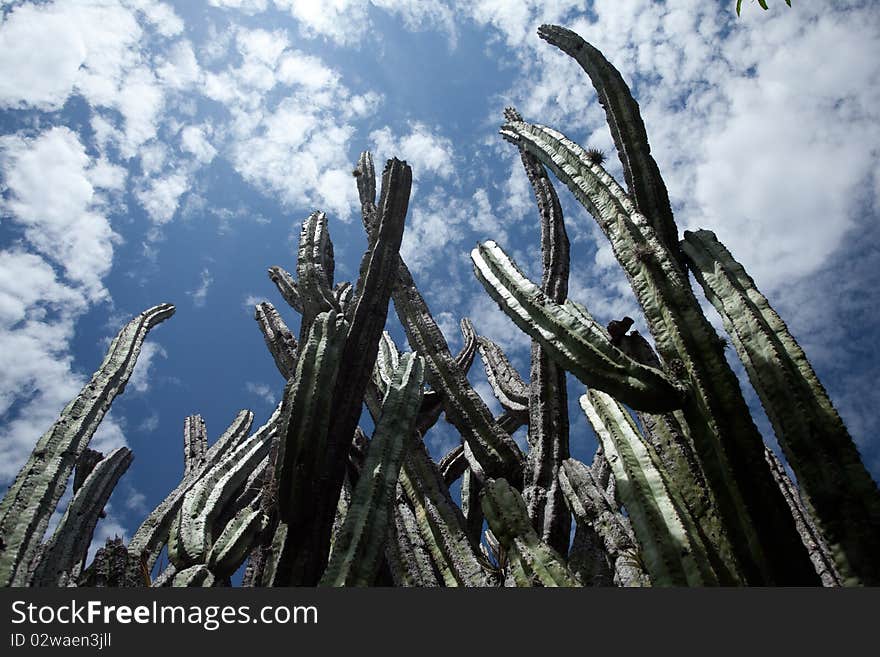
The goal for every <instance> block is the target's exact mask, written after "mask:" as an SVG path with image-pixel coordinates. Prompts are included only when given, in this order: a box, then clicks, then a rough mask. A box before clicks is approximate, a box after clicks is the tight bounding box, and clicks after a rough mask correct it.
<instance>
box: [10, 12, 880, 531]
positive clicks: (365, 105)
mask: <svg viewBox="0 0 880 657" xmlns="http://www.w3.org/2000/svg"><path fill="white" fill-rule="evenodd" d="M734 4H735V3H734V2H733V0H731V1H730V2H705V1H703V0H676V1H675V2H671V3H668V4H667V3H663V2H649V1H647V0H627V1H625V2H624V1H620V0H607V1H605V0H600V1H596V2H586V3H585V2H575V1H569V0H554V1H552V2H538V1H527V2H517V1H514V0H475V1H473V2H468V3H461V4H456V3H450V2H446V1H444V0H424V1H417V0H400V1H398V0H332V1H327V2H324V3H317V2H310V1H301V0H274V1H273V0H211V1H210V2H205V3H197V2H167V3H159V2H147V1H142V0H76V1H73V0H56V1H54V2H39V3H30V2H2V3H0V7H2V14H3V21H2V23H0V125H2V131H0V132H2V136H0V191H2V199H0V483H2V484H6V483H8V482H9V481H11V479H12V477H14V474H15V472H16V471H17V469H18V468H19V467H20V466H21V464H22V463H23V461H24V459H25V458H26V457H27V455H28V453H29V452H30V449H31V448H32V446H33V444H34V442H35V441H36V439H37V438H38V437H39V435H41V434H42V433H43V432H44V431H45V430H46V429H47V428H48V427H49V426H50V425H51V423H52V422H53V421H54V420H55V418H56V417H57V415H58V412H59V411H60V409H61V408H62V407H63V405H64V404H65V403H66V402H67V401H68V400H69V399H70V398H72V397H73V396H74V395H75V394H76V393H77V392H78V390H79V389H80V387H81V386H82V384H83V383H84V382H85V381H86V380H87V378H88V377H89V376H90V375H91V373H92V372H93V371H94V368H95V367H96V366H97V364H98V363H99V362H100V360H101V358H102V356H103V354H104V351H105V349H106V347H107V343H108V340H109V339H110V338H111V337H112V335H113V334H115V332H116V330H118V328H119V327H120V326H121V324H122V323H123V322H125V321H126V320H127V319H128V318H129V317H131V316H132V315H134V314H136V313H137V312H140V311H141V310H143V309H144V308H146V307H148V306H151V305H154V304H156V303H159V302H164V301H170V302H172V303H174V304H176V305H177V314H176V315H175V316H174V317H173V318H172V319H171V320H169V321H168V322H166V323H165V324H163V325H162V326H161V327H159V328H158V329H156V330H155V331H154V333H152V334H151V336H150V338H149V340H148V343H147V346H146V347H145V349H144V352H143V353H142V356H141V360H140V361H139V364H138V368H137V370H136V372H135V375H134V377H133V379H132V381H131V383H130V384H129V386H128V388H127V390H126V393H125V394H124V395H123V396H121V397H120V398H118V399H117V400H116V402H115V403H114V405H113V409H112V411H111V413H110V414H109V415H108V416H107V418H106V419H105V420H104V423H103V425H102V427H101V429H100V430H99V433H98V434H97V435H96V438H95V440H94V441H93V447H96V448H99V449H104V450H106V449H109V448H111V447H113V446H117V445H121V444H127V445H129V446H130V447H131V448H132V449H133V450H134V453H135V461H134V464H133V465H132V467H131V469H130V470H129V472H128V473H127V474H126V475H125V477H124V478H123V480H122V481H121V483H120V485H119V487H118V489H117V492H116V493H115V494H114V497H113V498H112V500H111V505H110V508H109V513H108V517H107V518H106V519H105V520H104V521H102V523H101V524H100V525H99V530H98V531H99V534H98V535H99V537H103V536H108V535H110V536H112V535H113V534H121V535H125V534H128V533H130V532H131V531H132V530H133V529H134V528H136V526H137V525H138V524H139V522H140V520H141V519H142V518H143V516H144V515H145V514H146V513H147V512H148V511H149V510H150V509H152V508H153V506H155V504H156V503H158V502H159V501H160V500H161V499H162V498H163V497H164V495H165V494H166V493H167V492H168V491H169V490H170V489H172V488H173V487H174V486H175V485H176V483H177V481H178V480H179V477H180V474H181V472H182V455H181V454H182V447H181V431H182V426H183V419H184V417H185V416H186V415H188V414H190V413H200V414H201V415H202V416H203V417H204V418H205V420H206V422H207V426H208V431H209V434H210V437H211V439H212V440H213V439H215V438H216V437H217V436H218V435H219V434H220V433H221V432H222V431H223V429H224V428H225V427H226V425H227V424H228V423H229V422H231V421H232V419H233V418H234V417H235V415H236V413H237V412H238V411H239V410H240V409H242V408H249V409H251V410H253V411H254V413H255V414H256V422H257V423H258V424H262V422H264V421H265V420H266V419H267V418H268V417H269V415H270V414H271V412H272V409H273V408H274V405H275V404H276V403H277V401H278V400H279V398H280V393H281V390H282V388H283V381H282V379H281V376H280V375H279V374H278V372H277V370H276V369H275V366H274V364H273V362H272V359H271V357H270V356H269V354H268V352H267V351H266V349H265V346H264V344H263V341H262V336H261V334H260V332H259V330H258V329H257V326H256V324H255V322H254V320H253V304H254V303H256V302H258V301H261V300H264V299H267V300H269V301H271V302H273V303H274V304H275V305H276V307H278V308H279V310H280V311H281V312H282V314H283V316H284V317H285V319H286V320H287V321H288V323H289V324H290V325H291V327H292V328H294V329H295V328H296V326H297V318H296V315H295V313H294V312H293V311H291V310H289V309H287V308H286V307H285V305H284V302H283V301H282V299H281V298H280V295H278V294H277V292H276V291H275V289H274V286H273V285H272V284H271V282H270V281H269V280H268V278H267V276H266V269H267V268H268V267H269V266H270V265H281V266H284V267H286V268H288V269H290V268H293V267H294V266H295V264H294V253H295V248H296V238H297V236H298V232H299V223H300V221H301V220H302V219H303V218H305V217H306V216H307V215H308V214H309V213H310V212H311V211H312V210H315V209H321V210H324V211H326V212H327V214H328V216H329V217H330V232H331V236H332V238H333V241H334V246H335V250H336V257H337V280H350V279H351V278H353V277H354V276H355V274H356V272H357V267H358V263H359V260H360V256H361V254H362V252H363V249H364V246H365V240H364V237H363V229H362V228H361V225H360V220H359V216H358V209H357V194H356V188H355V184H354V179H353V178H352V175H351V170H352V168H353V166H354V164H355V161H356V158H357V156H358V154H359V152H360V151H361V150H364V149H369V150H372V151H373V152H374V155H375V157H376V160H377V162H379V163H381V162H384V160H385V159H387V158H389V157H392V156H397V157H400V158H402V159H406V160H407V161H408V162H409V163H410V164H411V165H412V166H413V172H414V177H415V184H414V188H413V196H412V200H411V203H410V213H409V217H408V223H407V229H406V235H405V237H404V246H403V255H404V258H405V259H406V261H407V263H408V264H409V265H410V268H411V269H412V271H413V274H414V277H415V279H416V282H417V283H418V285H419V286H420V289H421V290H422V292H423V294H424V295H425V296H426V298H427V300H428V302H429V304H430V306H431V309H432V311H433V312H434V315H435V317H436V318H437V319H438V321H439V322H440V324H441V326H442V328H443V329H444V332H445V333H446V335H447V338H448V339H449V341H450V343H451V344H452V346H453V348H454V349H455V348H457V347H458V346H459V345H460V342H461V338H460V336H459V333H458V328H457V326H458V320H459V319H460V318H461V317H462V316H465V315H466V316H469V317H471V319H472V320H473V321H474V324H475V326H476V328H477V330H478V332H480V333H481V334H484V335H487V336H488V337H491V338H492V339H494V340H496V341H497V342H499V343H500V344H502V345H503V346H504V347H505V349H506V350H507V352H508V354H509V355H510V356H511V358H512V360H513V362H514V363H515V365H517V367H518V368H519V370H520V372H522V373H524V374H527V373H528V354H529V341H528V338H527V337H526V336H525V335H524V334H522V333H520V332H519V331H518V330H517V329H515V327H514V326H513V324H512V323H511V322H510V321H509V320H507V318H506V317H505V316H504V315H503V314H501V313H500V311H498V310H497V309H496V308H495V307H494V304H493V302H492V301H491V300H490V299H489V298H488V296H487V295H486V294H485V292H484V291H483V290H482V288H481V286H480V285H479V283H478V282H477V281H476V280H475V278H474V276H473V273H472V268H471V264H470V260H469V258H468V252H469V251H470V249H471V248H472V247H473V245H474V244H475V243H476V242H477V241H482V240H485V239H494V240H496V241H498V242H499V243H500V244H501V245H502V246H504V247H505V249H506V250H507V251H508V252H509V253H511V254H512V255H513V256H514V258H515V259H516V260H517V262H518V263H519V264H520V265H521V266H522V267H524V268H525V270H526V271H527V272H528V273H529V274H530V275H531V276H532V277H533V279H538V278H540V270H539V268H540V247H539V237H540V232H539V227H538V224H537V213H536V210H535V208H534V206H533V202H532V198H531V192H530V190H529V188H528V184H527V182H526V179H525V176H524V175H523V173H522V171H521V170H520V164H519V161H518V157H517V154H516V151H515V149H514V148H513V147H512V146H510V145H509V144H506V143H504V142H503V141H502V140H501V138H500V137H499V136H498V134H497V130H498V127H499V125H500V123H501V121H502V115H501V112H502V109H503V108H504V107H505V106H506V105H511V104H512V105H515V106H516V107H517V108H518V109H519V110H520V112H521V113H522V114H523V115H524V116H525V118H527V119H528V120H532V121H537V122H540V123H545V124H548V125H552V126H553V127H555V128H558V129H560V130H561V131H563V132H564V133H566V134H567V135H568V136H570V137H571V138H573V139H575V140H576V141H578V142H579V143H581V144H583V145H585V146H596V147H599V148H602V149H605V150H606V151H609V152H610V151H611V148H612V146H611V137H610V134H609V133H608V131H607V128H606V127H605V123H604V116H603V113H602V111H601V108H600V107H599V105H598V103H597V101H596V98H595V95H594V93H593V90H592V89H591V87H590V86H589V84H588V81H587V80H586V78H585V76H584V75H583V74H582V72H581V71H580V69H579V67H578V66H577V65H576V64H575V63H574V62H572V61H570V60H569V59H568V58H567V57H566V56H565V55H563V54H561V53H559V52H558V51H557V50H555V49H554V48H551V47H549V46H547V45H546V44H544V43H543V42H542V41H540V40H539V39H538V38H537V36H536V34H535V33H536V29H537V26H538V25H539V24H541V23H545V22H551V23H558V24H562V25H565V26H567V27H570V28H572V29H575V30H576V31H578V32H579V33H580V34H581V35H582V36H584V37H585V38H586V39H587V40H589V41H591V42H592V43H593V44H594V45H596V46H597V47H599V48H600V49H601V50H602V51H603V52H604V53H605V54H606V56H607V57H608V58H609V59H610V60H611V61H612V62H613V63H614V64H615V65H616V66H617V67H618V68H619V69H620V70H621V72H622V73H623V75H624V77H625V78H626V79H627V80H628V81H629V82H630V83H631V84H632V85H633V89H634V93H635V94H636V96H637V98H638V100H639V102H640V104H641V107H642V112H643V116H644V118H645V122H646V126H647V129H648V135H649V138H650V140H651V144H652V148H653V152H654V155H655V157H656V159H657V160H658V162H659V165H660V168H661V171H662V172H663V174H664V176H665V179H666V183H667V186H668V188H669V191H670V195H671V198H672V201H673V204H674V209H675V211H676V217H677V221H678V224H679V228H680V229H686V228H696V227H705V228H710V229H712V230H714V231H715V232H716V233H717V234H718V236H719V238H720V239H721V240H722V241H723V242H725V244H727V246H728V247H729V248H730V249H731V250H732V251H733V253H734V255H735V256H736V257H737V258H738V259H739V260H740V261H741V262H743V263H744V264H745V266H746V268H747V269H748V270H749V272H750V273H751V274H752V275H753V276H754V278H755V279H756V280H757V282H758V285H759V286H760V287H761V289H762V290H763V291H764V292H765V293H766V294H767V296H768V297H769V299H770V301H771V303H773V304H774V306H775V307H776V308H777V310H779V311H780V313H781V314H782V316H783V317H784V318H785V319H786V320H787V322H788V324H789V326H790V328H791V330H792V331H793V332H794V334H795V335H796V336H797V337H798V339H799V340H800V341H801V343H802V345H803V346H804V348H805V350H806V352H807V354H808V356H809V357H810V358H811V360H812V362H813V364H814V366H815V367H816V369H817V371H818V372H819V375H820V377H821V378H822V380H823V382H824V383H825V385H826V387H827V388H828V390H829V392H830V394H831V397H832V399H833V400H834V401H835V403H836V405H837V407H838V409H839V410H840V412H841V414H842V415H843V417H844V419H845V421H846V422H847V423H848V425H849V427H850V430H851V432H852V434H853V436H854V438H855V439H856V441H857V443H858V444H859V446H860V449H861V450H862V453H863V455H864V457H865V460H866V463H867V464H868V467H869V468H870V469H871V471H872V472H873V473H874V476H875V478H876V477H877V476H878V475H880V443H878V441H877V440H876V438H875V436H876V435H877V434H878V431H880V422H878V420H877V412H876V409H877V408H878V407H880V392H878V386H877V385H876V383H875V379H876V374H877V371H878V367H877V366H878V361H880V357H878V355H877V349H876V343H877V339H878V337H880V317H878V311H877V309H878V307H880V298H878V297H880V273H878V272H880V250H878V249H880V247H878V246H877V245H878V244H880V239H878V238H880V223H878V208H880V166H878V165H880V161H878V160H880V120H878V118H880V109H878V108H880V56H878V55H880V10H878V8H877V7H876V6H875V3H874V2H872V1H871V0H867V1H855V0H848V1H840V2H833V3H828V2H824V1H819V0H812V1H809V0H799V2H797V3H796V5H795V7H794V8H792V9H788V8H787V7H785V6H784V4H783V3H782V2H776V3H771V6H770V11H768V12H763V11H761V10H760V9H759V8H758V7H757V6H756V5H754V3H752V4H751V5H750V4H749V3H745V6H744V8H743V17H742V18H741V19H739V20H737V19H736V17H735V14H734V10H733V7H734ZM777 5H778V6H777ZM319 7H320V8H319ZM610 167H611V171H612V172H613V173H616V174H619V164H618V163H617V162H616V158H614V157H611V159H610ZM559 192H560V196H561V198H562V201H563V207H564V209H565V211H566V217H567V223H566V225H567V228H568V232H569V235H570V237H571V239H572V279H571V290H570V295H571V297H572V298H574V299H575V300H577V301H579V302H582V303H584V304H586V305H587V306H588V307H589V308H590V309H591V311H592V312H593V313H594V314H595V315H596V316H597V317H598V318H599V319H600V320H602V321H605V322H607V321H609V320H611V319H619V318H620V317H621V316H623V315H631V316H633V317H638V316H639V315H638V311H637V308H636V306H635V302H634V299H633V296H632V294H631V293H630V291H629V289H628V287H627V284H626V282H625V279H624V277H623V275H622V272H621V270H620V269H619V267H618V266H617V264H616V262H615V261H614V260H613V257H612V256H611V253H610V249H609V248H608V246H607V244H605V243H604V241H603V240H602V238H601V235H600V234H599V232H598V230H597V229H596V227H595V226H594V224H593V220H592V219H591V218H590V217H589V215H588V214H587V213H586V211H584V210H583V209H582V208H580V207H579V206H577V205H576V204H575V203H574V202H573V199H572V198H571V197H570V195H569V194H568V192H567V191H566V190H565V189H564V188H560V189H559ZM709 314H710V316H711V317H712V319H713V322H715V323H716V324H717V325H719V326H720V321H719V320H718V319H717V317H716V316H715V315H714V314H713V312H712V311H710V312H709ZM390 317H391V319H390V321H389V326H388V328H389V330H390V331H391V332H392V334H393V335H394V336H395V338H396V339H397V340H398V343H399V344H401V345H403V337H402V332H401V331H400V329H399V327H398V325H397V321H396V317H395V316H394V315H393V314H392V315H391V316H390ZM637 325H638V326H640V327H641V328H644V325H643V323H642V322H641V320H639V321H638V324H637ZM741 370H742V368H741V367H740V368H739V371H740V373H741ZM471 378H472V380H473V382H474V383H475V385H476V386H477V388H478V390H479V391H480V392H481V394H482V395H483V396H484V398H485V399H486V401H487V402H488V403H490V405H491V406H492V407H493V408H495V410H496V412H498V411H499V407H498V405H497V403H496V402H494V400H493V399H492V396H491V392H490V391H489V388H488V385H487V384H486V382H485V376H484V375H483V374H482V371H481V367H480V363H479V361H478V362H477V363H475V366H474V368H473V370H472V376H471ZM569 385H570V398H571V399H572V408H571V415H572V440H571V442H572V450H573V452H574V453H575V455H576V456H578V457H580V458H582V459H585V460H587V461H589V460H590V459H591V458H592V450H593V448H594V441H593V438H592V436H591V434H590V431H589V429H588V428H587V427H586V422H585V421H584V419H583V418H582V416H581V415H580V411H579V409H577V408H576V405H575V402H576V399H577V396H578V395H579V394H580V385H579V384H578V383H577V382H576V381H574V380H570V382H569ZM746 393H747V395H748V396H749V398H750V400H751V402H752V404H753V406H757V402H756V401H755V396H754V394H753V393H752V391H751V389H750V388H748V386H746ZM759 419H760V425H761V428H762V431H763V432H764V434H765V436H766V437H767V440H768V442H771V443H772V441H773V438H772V431H771V430H770V428H769V425H768V424H767V422H766V420H765V419H763V418H762V417H761V418H759ZM426 440H427V442H428V445H429V447H430V449H431V451H432V453H433V454H434V455H435V456H437V457H439V456H440V455H442V454H443V453H445V451H446V450H448V449H449V448H450V447H452V446H453V445H454V444H455V443H456V436H455V434H454V431H453V430H452V428H451V427H450V426H449V425H446V424H445V423H444V422H442V421H441V422H440V423H439V424H438V425H437V428H436V429H435V430H434V431H433V432H432V433H431V434H430V435H429V436H428V437H427V439H426Z"/></svg>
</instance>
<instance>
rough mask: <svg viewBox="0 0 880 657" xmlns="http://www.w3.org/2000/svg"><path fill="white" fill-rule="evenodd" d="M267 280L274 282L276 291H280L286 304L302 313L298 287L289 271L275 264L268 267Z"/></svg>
mask: <svg viewBox="0 0 880 657" xmlns="http://www.w3.org/2000/svg"><path fill="white" fill-rule="evenodd" d="M269 280H270V281H272V282H273V283H274V284H275V287H276V288H278V292H280V293H281V296H282V298H283V299H284V300H285V301H286V302H287V303H288V305H289V306H290V307H291V308H293V309H294V310H295V311H296V312H298V313H300V314H302V312H303V303H302V298H301V297H300V294H299V287H298V286H297V284H296V281H295V280H294V278H293V276H291V275H290V272H288V271H287V270H285V269H282V268H281V267H278V266H277V265H276V266H274V267H269Z"/></svg>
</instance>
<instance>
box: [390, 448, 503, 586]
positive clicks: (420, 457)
mask: <svg viewBox="0 0 880 657" xmlns="http://www.w3.org/2000/svg"><path fill="white" fill-rule="evenodd" d="M400 484H401V488H402V489H403V491H404V493H405V494H406V499H407V502H408V503H409V505H410V507H411V508H412V509H413V511H414V513H415V517H416V523H417V525H418V528H419V534H420V535H421V537H422V540H424V542H425V544H426V545H427V546H428V550H429V551H430V553H431V558H432V559H433V561H434V564H435V565H436V567H437V569H438V571H439V572H440V576H441V578H442V580H443V583H444V585H445V586H490V585H491V584H492V580H491V579H490V577H489V574H488V573H487V572H486V570H485V569H484V568H483V562H482V559H481V556H480V555H479V553H478V552H477V549H476V547H475V545H474V543H472V542H471V540H470V538H469V537H468V533H467V529H466V523H465V519H464V516H463V515H462V512H461V509H460V508H459V507H458V506H457V505H456V504H455V502H453V501H452V497H451V496H450V494H449V489H448V488H447V487H446V485H445V484H444V483H443V478H442V477H441V475H440V472H439V471H438V469H437V466H436V465H435V464H434V463H433V461H431V457H430V456H428V452H427V451H426V450H425V446H424V444H423V443H421V442H416V443H415V444H413V445H411V446H410V448H409V451H408V452H407V456H406V459H405V460H404V465H403V469H402V470H401V473H400Z"/></svg>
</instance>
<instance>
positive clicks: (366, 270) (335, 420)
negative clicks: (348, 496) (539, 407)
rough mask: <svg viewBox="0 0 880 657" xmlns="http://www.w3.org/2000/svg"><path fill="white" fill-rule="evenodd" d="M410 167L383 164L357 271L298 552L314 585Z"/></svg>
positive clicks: (381, 307) (383, 305)
mask: <svg viewBox="0 0 880 657" xmlns="http://www.w3.org/2000/svg"><path fill="white" fill-rule="evenodd" d="M411 189H412V169H411V168H410V167H409V165H407V164H406V162H402V161H401V160H398V159H396V158H393V159H390V160H388V161H387V162H386V164H385V169H384V170H383V172H382V189H381V192H380V195H379V203H378V206H377V217H378V225H377V226H376V229H375V234H374V235H373V236H372V237H371V239H370V241H369V248H368V249H367V251H366V253H364V256H363V258H362V259H361V266H360V275H359V277H358V281H357V284H356V285H355V291H354V297H353V299H352V301H351V304H352V308H351V311H350V315H349V316H350V317H351V320H350V329H349V330H348V334H347V336H346V340H345V344H344V347H343V354H342V359H343V362H345V367H346V370H345V371H346V375H345V376H344V377H338V378H337V379H336V381H335V388H334V389H333V410H332V413H331V416H330V425H329V428H328V432H327V451H326V458H325V459H324V464H323V467H322V469H321V470H319V471H318V473H317V475H318V481H319V483H323V484H324V485H323V486H321V487H320V488H319V490H318V493H319V494H318V495H316V496H315V498H314V499H313V502H314V505H315V509H316V514H315V518H316V523H315V525H314V528H313V530H312V532H311V533H309V534H308V536H307V537H306V540H308V541H310V543H309V544H308V546H307V547H304V548H303V549H302V550H301V552H302V553H303V554H304V555H306V561H305V563H304V566H303V569H304V570H303V578H304V579H303V583H305V584H308V585H314V584H317V583H318V580H319V579H320V577H321V574H322V573H323V571H324V569H325V568H326V565H327V558H328V557H329V551H330V532H331V528H332V526H333V517H334V515H335V512H336V502H337V500H338V499H339V492H340V491H341V489H342V481H343V478H344V476H345V467H346V462H347V459H348V454H349V450H350V448H351V441H352V436H353V435H354V432H355V429H356V428H357V425H358V421H359V419H360V415H361V412H362V410H363V399H364V395H365V392H366V389H367V386H368V384H369V382H370V379H371V376H372V373H373V368H374V366H375V363H376V356H377V352H378V345H379V339H380V337H381V335H382V331H383V329H384V327H385V323H386V321H387V317H388V305H389V302H390V300H391V293H392V286H393V284H394V274H395V272H396V270H397V262H398V259H399V257H400V256H399V252H400V244H401V242H402V240H403V229H404V223H405V220H406V214H407V210H408V208H409V196H410V191H411Z"/></svg>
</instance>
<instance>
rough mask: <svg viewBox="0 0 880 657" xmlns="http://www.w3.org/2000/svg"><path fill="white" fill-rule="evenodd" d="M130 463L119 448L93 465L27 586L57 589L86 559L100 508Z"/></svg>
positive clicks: (126, 453)
mask: <svg viewBox="0 0 880 657" xmlns="http://www.w3.org/2000/svg"><path fill="white" fill-rule="evenodd" d="M131 461H132V453H131V450H130V449H128V448H127V447H120V448H119V449H116V450H114V451H113V452H111V453H110V454H108V455H107V457H106V458H104V459H102V460H101V461H99V462H98V463H97V464H96V465H95V467H94V469H93V470H92V472H91V474H89V476H88V477H86V480H85V482H83V485H82V486H81V487H80V489H79V490H78V491H77V492H76V494H75V495H74V496H73V499H71V501H70V504H69V505H68V507H67V509H66V510H65V512H64V516H63V517H62V518H61V521H60V522H59V523H58V527H57V528H56V529H55V532H54V533H53V534H52V538H50V539H49V541H48V542H47V543H46V545H45V546H44V547H43V550H42V556H41V557H40V561H39V564H38V565H37V568H36V571H35V573H34V577H33V580H32V581H31V582H30V584H31V586H60V585H61V584H62V577H64V576H66V575H69V574H75V573H76V571H77V570H78V569H79V566H80V565H81V564H82V562H83V560H84V559H85V558H86V554H87V552H88V550H89V544H90V543H91V541H92V534H93V533H94V531H95V526H96V525H97V524H98V519H99V518H100V517H101V514H102V513H103V510H104V506H105V505H106V504H107V500H109V499H110V494H111V493H112V492H113V489H114V488H115V487H116V483H117V482H118V481H119V478H120V477H121V476H122V475H123V474H125V471H126V470H128V466H130V465H131Z"/></svg>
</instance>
